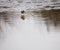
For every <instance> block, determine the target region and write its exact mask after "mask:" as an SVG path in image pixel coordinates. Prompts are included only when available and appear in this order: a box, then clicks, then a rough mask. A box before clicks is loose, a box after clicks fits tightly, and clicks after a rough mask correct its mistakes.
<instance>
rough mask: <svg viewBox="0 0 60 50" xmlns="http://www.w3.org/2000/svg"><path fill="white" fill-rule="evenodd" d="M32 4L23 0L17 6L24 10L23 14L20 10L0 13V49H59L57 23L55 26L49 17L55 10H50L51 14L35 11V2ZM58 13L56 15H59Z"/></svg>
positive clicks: (59, 32) (59, 36) (59, 33)
mask: <svg viewBox="0 0 60 50" xmlns="http://www.w3.org/2000/svg"><path fill="white" fill-rule="evenodd" d="M26 1H27V0H26ZM29 1H30V0H29ZM27 3H29V2H27ZM22 4H23V5H22ZM36 4H37V3H36ZM32 5H33V6H32ZM32 5H31V4H29V6H28V4H26V3H25V1H24V3H21V5H20V6H21V9H19V8H20V7H19V6H17V7H18V9H19V10H25V13H24V14H21V12H20V11H15V12H12V11H8V12H4V13H0V50H60V31H59V30H60V28H59V25H56V26H55V25H54V24H55V23H54V18H52V19H50V18H49V16H51V15H53V17H54V16H55V13H54V12H56V11H57V10H56V11H52V10H51V11H52V12H53V13H52V14H51V13H49V12H51V11H42V12H41V11H40V9H39V11H38V9H36V11H35V9H34V7H35V3H34V4H32ZM38 6H39V4H38ZM26 7H28V9H29V10H27V8H26ZM36 8H40V7H37V6H36ZM31 9H32V10H31ZM57 12H58V13H59V11H57ZM58 13H56V14H57V15H56V16H58V17H59V14H58ZM47 14H48V15H47ZM22 15H23V16H24V18H25V19H24V20H23V19H22V18H21V16H22ZM44 15H45V16H44ZM4 17H6V18H4ZM51 17H52V16H51ZM55 19H57V18H55ZM57 20H58V19H57ZM55 21H56V20H55ZM59 21H60V20H59ZM56 24H59V23H56Z"/></svg>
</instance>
